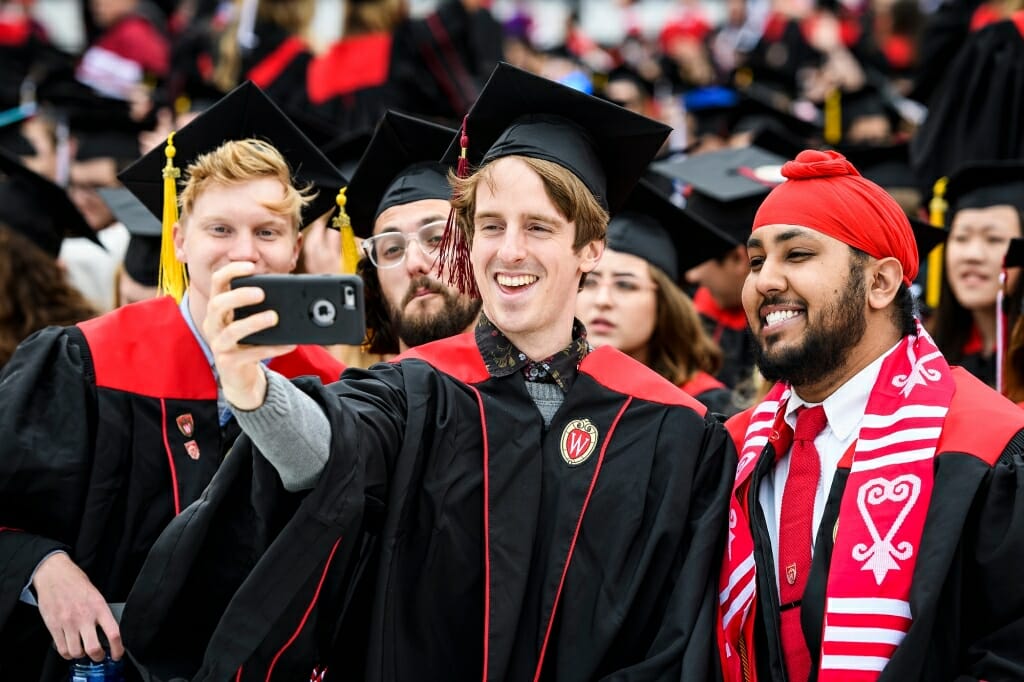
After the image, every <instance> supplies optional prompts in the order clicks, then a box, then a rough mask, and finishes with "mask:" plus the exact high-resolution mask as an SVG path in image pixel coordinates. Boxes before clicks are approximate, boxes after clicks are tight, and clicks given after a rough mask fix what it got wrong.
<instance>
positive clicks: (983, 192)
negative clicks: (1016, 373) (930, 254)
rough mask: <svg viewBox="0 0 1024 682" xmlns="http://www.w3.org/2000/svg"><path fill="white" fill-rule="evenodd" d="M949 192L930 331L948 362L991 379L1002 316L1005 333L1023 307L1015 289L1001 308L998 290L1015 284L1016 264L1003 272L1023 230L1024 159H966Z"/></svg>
mask: <svg viewBox="0 0 1024 682" xmlns="http://www.w3.org/2000/svg"><path fill="white" fill-rule="evenodd" d="M946 200H947V201H948V203H949V207H950V210H949V213H948V217H947V219H946V225H947V227H948V230H949V236H948V238H947V239H946V247H945V263H944V268H943V283H942V293H941V295H940V298H939V305H938V308H937V309H936V311H935V315H934V317H933V318H932V320H931V322H930V325H929V326H930V331H931V334H932V336H933V337H934V338H935V343H936V345H937V346H938V347H939V350H941V351H942V353H943V354H944V355H945V356H946V359H947V360H948V361H949V364H951V365H961V366H962V367H963V368H964V369H966V370H967V371H969V372H970V373H971V374H973V375H975V376H976V377H978V378H979V379H981V380H982V381H984V382H985V383H987V384H988V385H989V386H993V387H994V386H995V385H996V363H997V361H998V358H997V352H996V351H997V349H998V346H999V342H1000V340H999V339H997V329H998V328H999V319H998V316H1000V315H1001V316H1002V323H1003V329H1004V334H1006V331H1008V330H1009V329H1011V328H1012V326H1013V323H1014V321H1015V320H1016V318H1017V316H1018V315H1019V313H1020V300H1019V297H1018V296H1007V297H1006V298H1005V299H1004V305H1003V308H1002V310H997V297H998V293H999V290H1000V287H1001V286H1005V290H1006V291H1009V292H1013V291H1015V290H1016V288H1017V280H1018V278H1019V270H1018V269H1017V268H1011V269H1010V270H1008V272H1007V281H1006V282H1005V285H1003V284H1001V283H1000V273H1001V272H1002V269H1003V259H1004V256H1005V255H1006V251H1007V246H1008V245H1009V243H1010V240H1011V239H1013V238H1016V237H1021V236H1024V235H1022V233H1021V227H1022V222H1021V215H1022V212H1024V164H1021V163H1019V162H988V163H984V164H982V163H977V164H971V165H968V166H965V167H964V168H962V169H961V170H959V171H958V172H957V173H955V174H954V175H953V176H952V177H951V178H950V180H949V184H948V185H947V188H946ZM1005 338H1006V337H1005V336H1004V339H1003V341H1005Z"/></svg>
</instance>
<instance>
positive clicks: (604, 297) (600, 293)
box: [594, 279, 615, 308]
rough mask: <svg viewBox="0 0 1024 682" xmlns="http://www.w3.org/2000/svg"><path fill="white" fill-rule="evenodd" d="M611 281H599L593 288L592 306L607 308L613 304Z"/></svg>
mask: <svg viewBox="0 0 1024 682" xmlns="http://www.w3.org/2000/svg"><path fill="white" fill-rule="evenodd" d="M614 300H615V299H614V297H613V296H612V282H611V280H603V279H602V280H600V281H598V282H597V286H596V287H594V305H596V306H599V307H601V308H607V307H609V306H610V305H611V304H612V303H613V302H614Z"/></svg>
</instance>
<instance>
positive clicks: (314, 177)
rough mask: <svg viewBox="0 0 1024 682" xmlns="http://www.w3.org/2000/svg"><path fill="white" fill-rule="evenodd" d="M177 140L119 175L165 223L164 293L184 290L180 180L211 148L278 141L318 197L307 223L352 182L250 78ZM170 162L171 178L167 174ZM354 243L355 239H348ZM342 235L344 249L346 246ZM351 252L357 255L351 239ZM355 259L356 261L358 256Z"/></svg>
mask: <svg viewBox="0 0 1024 682" xmlns="http://www.w3.org/2000/svg"><path fill="white" fill-rule="evenodd" d="M172 138H173V142H170V141H169V143H168V144H167V145H158V146H157V147H155V148H154V149H152V150H151V151H150V152H149V153H147V154H146V155H145V156H143V157H142V158H140V159H139V160H138V161H136V162H135V163H133V164H132V165H131V166H129V167H128V168H125V169H124V170H123V171H121V173H120V174H119V175H118V177H119V178H120V179H121V182H122V183H124V185H125V187H127V188H128V189H129V190H131V192H132V193H133V194H134V195H135V196H136V197H138V198H139V199H140V200H141V201H142V203H143V204H144V205H145V206H146V208H148V209H149V211H150V212H151V213H152V214H153V215H155V216H156V217H157V218H160V219H161V220H162V223H163V242H164V246H163V249H164V253H163V257H162V262H161V266H162V269H163V270H164V271H165V272H166V273H167V274H168V276H167V278H166V279H165V278H164V275H161V280H162V284H161V286H163V287H164V288H165V291H167V292H168V293H171V294H172V295H174V296H175V298H177V299H179V300H180V298H181V295H182V294H183V293H184V288H185V278H184V268H183V266H182V265H181V264H180V263H178V261H177V259H176V258H175V257H174V251H173V244H172V243H171V229H172V228H173V226H174V223H175V222H177V180H176V177H177V176H178V175H179V174H180V173H181V170H182V169H186V168H188V166H189V165H190V164H192V163H193V162H194V161H195V160H196V158H197V157H198V156H200V155H201V154H204V153H208V152H212V151H214V150H215V149H217V148H218V147H220V145H222V144H224V143H225V142H228V141H231V140H243V139H248V138H255V139H261V140H265V141H267V142H268V143H270V144H271V145H273V146H274V147H275V148H276V149H277V150H278V151H279V152H280V153H281V155H282V156H283V157H284V158H285V159H286V160H287V161H288V163H289V165H290V166H291V170H292V174H293V177H294V180H295V183H296V184H297V185H298V186H303V185H312V186H313V187H314V188H315V189H316V190H317V194H316V196H315V197H314V198H313V199H312V200H311V201H310V202H309V204H307V206H306V207H305V208H304V209H303V211H302V223H303V225H308V224H309V223H311V222H312V221H313V220H315V219H316V218H318V217H319V216H321V215H324V214H325V213H327V212H328V211H330V210H331V208H332V207H333V206H335V204H336V203H338V204H340V205H342V206H343V203H344V198H343V196H344V195H343V194H342V195H339V189H340V188H342V187H343V186H344V185H345V184H347V181H346V180H345V177H344V176H343V175H342V174H341V173H340V172H339V171H338V170H337V169H336V168H335V167H334V165H333V164H332V163H331V162H330V160H329V159H327V157H325V156H324V155H323V153H322V152H321V151H320V150H319V149H318V148H317V147H316V146H315V145H314V144H313V143H312V142H310V141H309V139H308V138H307V137H306V136H305V135H303V133H302V132H301V131H300V130H299V129H298V127H296V126H295V124H294V123H292V121H291V120H290V119H289V118H288V117H287V116H286V115H285V114H284V113H283V112H282V111H281V110H280V109H279V108H278V106H277V105H276V104H274V102H273V101H271V99H270V98H269V97H267V95H266V94H265V93H264V92H263V91H262V90H260V89H259V87H257V86H256V85H254V84H253V83H252V82H251V81H246V82H245V83H243V84H242V85H239V86H238V87H237V88H235V89H234V90H232V91H231V92H230V93H228V94H227V95H225V96H224V97H223V98H222V99H221V100H220V101H218V102H217V103H216V104H214V105H213V106H212V107H210V108H209V109H207V110H206V111H204V112H203V113H201V114H200V115H199V116H197V117H196V118H194V119H193V120H192V121H191V122H190V123H188V124H187V125H186V126H184V127H183V128H181V130H179V131H177V132H176V133H174V134H173V135H172ZM165 166H167V167H169V168H168V170H169V173H170V177H168V178H165V177H164V176H165V173H164V171H165ZM348 241H349V242H352V240H351V239H349V240H348ZM346 243H347V242H346V241H345V240H344V239H343V248H344V247H345V245H346ZM347 253H350V260H353V257H351V254H355V253H356V250H355V244H354V242H352V243H351V246H350V248H349V249H348V251H347ZM353 263H354V260H353Z"/></svg>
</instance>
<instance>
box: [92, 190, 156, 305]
mask: <svg viewBox="0 0 1024 682" xmlns="http://www.w3.org/2000/svg"><path fill="white" fill-rule="evenodd" d="M96 191H97V192H99V195H100V197H101V198H102V199H103V201H104V202H105V203H106V204H107V207H108V208H110V212H111V213H113V214H114V217H115V218H117V220H119V221H120V222H121V223H122V224H123V225H124V226H125V228H126V229H127V230H128V234H129V238H128V248H127V249H126V250H125V253H124V261H123V267H124V269H125V272H127V273H128V276H129V277H131V278H132V279H133V280H135V281H136V282H138V283H139V284H141V285H143V286H147V287H155V286H156V285H157V282H158V274H159V271H160V236H161V232H162V228H161V225H160V221H159V220H157V219H156V217H155V216H154V215H153V214H152V213H150V212H149V209H148V208H146V206H145V204H143V203H142V202H141V201H139V200H138V199H137V198H136V197H135V195H134V194H132V193H131V192H130V191H129V190H127V189H125V188H124V187H100V188H99V189H97V190H96Z"/></svg>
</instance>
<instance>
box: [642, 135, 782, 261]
mask: <svg viewBox="0 0 1024 682" xmlns="http://www.w3.org/2000/svg"><path fill="white" fill-rule="evenodd" d="M785 162H786V159H785V158H783V157H781V156H779V155H777V154H772V153H771V152H769V151H766V150H764V149H761V148H759V147H743V148H740V149H723V150H721V151H715V152H707V153H705V154H698V155H696V156H690V157H687V158H686V159H684V160H682V161H658V162H655V163H653V164H651V168H652V169H654V170H655V171H657V172H659V173H661V174H663V175H666V176H668V177H670V178H672V179H674V180H677V181H679V182H682V183H684V184H686V185H688V186H689V193H688V194H686V208H687V210H688V211H692V212H693V213H695V214H696V215H697V216H698V217H700V218H702V219H704V220H705V221H707V222H709V223H711V224H712V225H714V226H715V227H716V228H718V230H719V231H720V232H724V233H725V234H727V235H729V237H731V238H732V240H733V246H736V245H739V244H746V243H747V237H749V236H750V226H751V225H752V224H753V222H754V214H755V213H757V209H758V207H759V206H760V205H761V202H762V201H763V200H764V198H765V197H766V196H768V193H769V192H770V191H771V190H772V188H773V187H775V186H776V185H778V184H779V183H780V182H782V181H783V177H782V175H781V174H780V169H781V168H782V164H784V163H785ZM723 253H724V252H723ZM719 255H720V254H719Z"/></svg>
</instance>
